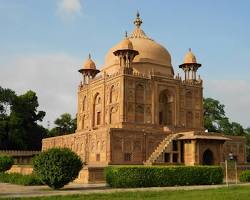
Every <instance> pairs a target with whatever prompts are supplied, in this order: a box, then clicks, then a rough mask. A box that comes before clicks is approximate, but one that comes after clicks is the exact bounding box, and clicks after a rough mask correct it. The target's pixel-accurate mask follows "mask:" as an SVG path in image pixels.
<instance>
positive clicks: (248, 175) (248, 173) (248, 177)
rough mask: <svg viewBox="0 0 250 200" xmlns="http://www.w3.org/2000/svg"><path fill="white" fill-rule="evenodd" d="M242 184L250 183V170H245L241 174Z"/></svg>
mask: <svg viewBox="0 0 250 200" xmlns="http://www.w3.org/2000/svg"><path fill="white" fill-rule="evenodd" d="M240 182H250V170H245V171H242V172H241V173H240Z"/></svg>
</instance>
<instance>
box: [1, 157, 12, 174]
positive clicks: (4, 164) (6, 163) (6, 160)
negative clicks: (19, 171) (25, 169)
mask: <svg viewBox="0 0 250 200" xmlns="http://www.w3.org/2000/svg"><path fill="white" fill-rule="evenodd" d="M13 164H14V159H13V158H12V157H11V156H8V155H0V172H5V171H7V170H9V169H10V168H11V167H12V165H13Z"/></svg>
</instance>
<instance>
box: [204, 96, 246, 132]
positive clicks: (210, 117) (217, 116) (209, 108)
mask: <svg viewBox="0 0 250 200" xmlns="http://www.w3.org/2000/svg"><path fill="white" fill-rule="evenodd" d="M203 106H204V127H205V128H206V129H207V130H208V131H209V132H222V133H224V134H227V135H238V136H240V135H245V132H246V131H245V130H244V128H243V127H242V125H241V124H239V123H237V122H230V121H229V118H228V117H227V116H226V114H225V110H224V109H225V106H224V105H223V104H221V103H220V102H219V101H218V100H215V99H212V98H205V99H204V100H203Z"/></svg>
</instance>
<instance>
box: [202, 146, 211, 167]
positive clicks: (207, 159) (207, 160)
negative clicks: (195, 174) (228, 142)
mask: <svg viewBox="0 0 250 200" xmlns="http://www.w3.org/2000/svg"><path fill="white" fill-rule="evenodd" d="M202 164H203V165H213V164H214V156H213V152H212V151H211V150H210V149H207V150H206V151H204V153H203V162H202Z"/></svg>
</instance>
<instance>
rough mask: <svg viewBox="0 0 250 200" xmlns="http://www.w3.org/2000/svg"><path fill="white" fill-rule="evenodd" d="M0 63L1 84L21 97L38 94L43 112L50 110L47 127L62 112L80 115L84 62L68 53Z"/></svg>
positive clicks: (46, 118)
mask: <svg viewBox="0 0 250 200" xmlns="http://www.w3.org/2000/svg"><path fill="white" fill-rule="evenodd" d="M9 60H10V61H9V62H7V63H0V69H1V73H0V85H1V86H2V87H5V88H11V89H12V90H14V91H16V92H17V93H18V94H22V93H24V92H26V91H27V90H30V89H31V90H33V91H35V92H36V93H37V96H38V101H39V104H40V107H39V109H40V110H44V111H46V117H45V119H44V122H43V124H44V125H47V121H50V122H51V124H53V121H54V120H55V119H56V118H57V117H58V116H59V115H60V114H62V113H64V112H68V113H71V114H72V115H73V116H74V115H75V114H76V109H77V108H76V105H77V87H78V85H79V82H80V80H81V77H80V74H79V73H78V71H77V70H78V69H79V68H80V66H79V64H81V62H82V61H80V60H78V59H76V58H74V57H72V56H70V55H65V54H54V55H42V56H41V55H25V56H18V57H14V58H12V59H9Z"/></svg>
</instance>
